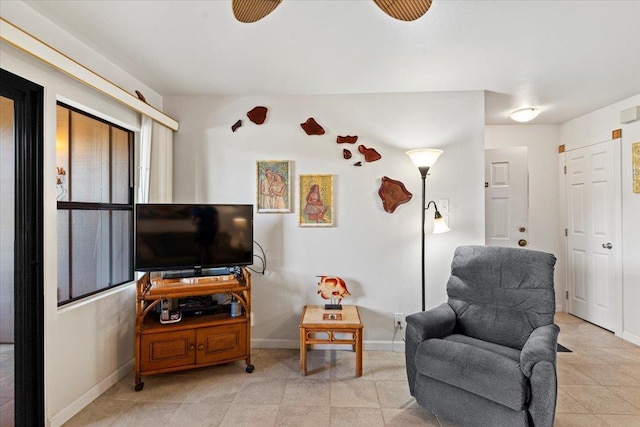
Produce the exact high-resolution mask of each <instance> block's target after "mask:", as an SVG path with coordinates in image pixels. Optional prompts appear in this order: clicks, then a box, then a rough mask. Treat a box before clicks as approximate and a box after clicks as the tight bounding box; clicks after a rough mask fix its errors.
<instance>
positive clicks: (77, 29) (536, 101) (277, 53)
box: [26, 0, 640, 124]
mask: <svg viewBox="0 0 640 427" xmlns="http://www.w3.org/2000/svg"><path fill="white" fill-rule="evenodd" d="M26 3H27V4H28V5H29V6H31V7H33V8H34V9H35V10H37V11H39V12H40V13H42V14H44V15H45V16H47V17H48V18H49V19H50V20H52V21H53V22H55V23H57V24H58V25H59V26H61V27H63V28H65V29H66V30H67V31H68V32H69V33H71V34H72V35H74V36H75V37H77V38H78V39H80V40H82V41H83V42H85V43H86V44H87V45H89V46H90V47H92V48H93V49H94V50H96V51H98V52H100V53H101V54H103V55H104V56H106V57H108V58H110V59H111V60H112V61H113V62H114V63H115V64H117V65H118V66H120V67H121V68H122V69H124V70H125V71H127V72H129V73H130V74H132V75H134V76H136V77H137V78H138V79H140V80H142V81H143V82H145V83H146V84H147V85H148V86H150V87H151V88H153V89H154V90H156V91H157V92H158V93H160V94H161V95H164V96H167V95H211V94H225V95H261V94H269V95H282V94H337V93H381V92H422V91H466V90H486V91H487V92H488V93H487V98H486V99H487V102H486V105H487V108H486V110H487V111H486V114H487V116H486V123H487V124H514V123H515V122H512V121H510V120H509V119H507V115H508V114H509V112H510V111H512V110H514V109H517V108H520V107H524V106H530V105H532V106H537V107H540V109H541V110H542V114H540V116H538V118H537V119H535V120H534V121H533V122H531V123H534V124H545V123H547V124H549V123H562V122H565V121H567V120H570V119H572V118H575V117H578V116H580V115H582V114H585V113H588V112H590V111H593V110H595V109H598V108H600V107H603V106H605V105H608V104H611V103H613V102H616V101H620V100H622V99H624V98H627V97H629V96H633V95H636V94H638V93H640V1H635V0H628V1H613V0H605V1H595V0H587V1H578V0H570V1H542V0H504V1H494V0H464V1H454V0H434V2H433V5H432V6H431V9H430V10H429V11H428V12H427V14H426V15H424V16H423V17H422V18H420V19H418V20H416V21H413V22H402V21H397V20H394V19H392V18H390V17H388V16H387V15H386V14H384V13H383V12H382V11H381V10H380V9H378V7H377V6H376V5H375V3H374V2H373V0H348V1H347V0H284V1H283V2H282V4H281V5H280V6H279V7H278V8H277V9H276V10H275V11H274V12H272V13H271V14H270V15H268V16H267V17H266V18H264V19H262V20H261V21H258V22H256V23H253V24H243V23H240V22H237V21H236V20H235V18H234V17H233V13H232V10H231V0H201V1H185V0H183V1H176V0H159V1H140V0H137V1H114V0H107V1H99V0H90V1H89V0H73V1H69V0H57V1H49V0H46V1H26ZM56 47H57V48H59V49H60V48H61V47H58V46H56Z"/></svg>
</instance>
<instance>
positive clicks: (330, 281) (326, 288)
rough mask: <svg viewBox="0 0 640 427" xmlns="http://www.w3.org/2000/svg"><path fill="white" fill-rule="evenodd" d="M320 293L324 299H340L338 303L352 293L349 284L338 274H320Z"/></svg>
mask: <svg viewBox="0 0 640 427" xmlns="http://www.w3.org/2000/svg"><path fill="white" fill-rule="evenodd" d="M318 277H319V278H320V281H319V282H318V294H319V295H320V296H321V297H322V298H324V299H335V300H338V304H339V303H340V301H342V298H344V297H348V296H349V295H351V294H350V293H349V291H348V290H347V285H346V283H344V280H342V279H341V278H340V277H337V276H318Z"/></svg>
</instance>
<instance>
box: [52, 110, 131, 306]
mask: <svg viewBox="0 0 640 427" xmlns="http://www.w3.org/2000/svg"><path fill="white" fill-rule="evenodd" d="M56 108H57V114H56V116H57V134H56V153H57V155H56V159H57V177H56V189H57V199H58V201H57V204H58V214H57V215H58V217H57V227H58V305H59V306H60V305H64V304H67V303H69V302H72V301H75V300H78V299H80V298H83V297H86V296H88V295H92V294H95V293H97V292H100V291H102V290H105V289H109V288H112V287H114V286H118V285H121V284H123V283H127V282H130V281H132V280H133V250H132V248H133V173H132V164H133V132H131V131H129V130H126V129H123V128H121V127H119V126H116V125H114V124H111V123H108V122H106V121H104V120H102V119H99V118H97V117H94V116H91V115H89V114H87V113H85V112H82V111H79V110H77V109H75V108H73V107H70V106H68V105H65V104H62V103H58V105H57V107H56Z"/></svg>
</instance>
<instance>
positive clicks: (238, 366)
mask: <svg viewBox="0 0 640 427" xmlns="http://www.w3.org/2000/svg"><path fill="white" fill-rule="evenodd" d="M556 323H557V324H558V325H559V326H560V328H561V333H560V338H559V342H560V343H561V344H563V345H564V346H565V347H568V348H569V349H571V350H573V352H572V353H558V382H559V386H558V388H559V390H558V406H557V412H556V423H555V425H556V426H558V427H566V426H576V427H577V426H580V427H584V426H605V427H606V426H616V427H626V426H629V427H631V426H640V347H638V346H635V345H633V344H631V343H629V342H626V341H623V340H622V339H619V338H616V337H615V336H614V335H613V334H611V333H610V332H607V331H605V330H602V329H600V328H598V327H596V326H594V325H591V324H589V323H587V322H584V321H582V320H580V319H577V318H575V317H573V316H570V315H567V314H564V313H559V314H558V315H557V316H556ZM0 354H2V353H0ZM298 357H299V353H298V351H297V350H272V349H254V351H253V354H252V362H253V364H254V365H255V366H256V370H255V371H254V372H253V373H252V374H247V373H245V372H244V363H243V362H237V363H232V364H228V365H224V366H216V367H210V368H204V369H197V370H191V371H183V372H178V373H173V374H165V375H156V376H149V377H145V378H144V382H145V387H144V390H143V391H141V392H138V393H136V392H135V391H134V390H133V373H131V374H130V375H128V376H127V377H125V378H124V379H122V380H121V381H120V382H118V383H117V384H116V385H114V386H113V387H111V388H110V389H109V390H107V392H105V393H104V394H103V395H102V396H100V397H99V398H98V399H96V400H95V401H94V402H93V403H91V404H90V405H89V406H87V407H86V408H85V409H84V410H83V411H81V412H80V413H79V414H77V415H76V416H75V417H73V418H72V419H71V420H69V422H68V423H67V424H65V426H156V425H158V424H162V425H167V426H234V427H236V426H260V427H262V426H296V427H297V426H314V427H320V426H350V427H351V426H359V425H363V426H403V427H405V426H447V427H452V426H453V424H451V423H450V422H448V421H446V420H444V419H438V418H437V417H436V416H434V415H433V414H430V413H429V412H427V411H425V410H423V409H421V408H420V407H419V406H418V405H417V404H416V402H415V400H414V399H413V398H412V397H411V396H410V395H409V388H408V386H407V381H406V374H405V366H404V354H403V353H396V352H387V351H367V352H365V354H364V368H363V369H364V372H363V375H362V377H361V378H354V372H355V360H354V357H353V353H351V352H348V351H329V350H313V351H311V352H310V353H309V356H308V357H309V359H308V375H307V376H306V377H303V376H301V375H300V370H299V358H298ZM3 395H4V394H3ZM2 409H5V408H4V407H2ZM3 412H4V411H3ZM0 425H3V426H4V425H5V424H2V423H1V422H0Z"/></svg>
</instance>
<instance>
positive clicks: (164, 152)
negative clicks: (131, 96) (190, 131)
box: [138, 115, 173, 203]
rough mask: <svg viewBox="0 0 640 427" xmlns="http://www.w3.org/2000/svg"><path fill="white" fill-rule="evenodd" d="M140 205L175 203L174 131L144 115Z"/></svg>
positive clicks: (141, 137) (141, 144) (140, 167)
mask: <svg viewBox="0 0 640 427" xmlns="http://www.w3.org/2000/svg"><path fill="white" fill-rule="evenodd" d="M139 169H140V178H139V182H140V185H139V186H138V203H171V202H172V201H173V131H172V130H171V129H169V128H168V127H166V126H164V125H162V124H160V123H158V122H155V121H153V120H151V118H149V117H148V116H145V115H143V116H142V126H141V129H140V166H139Z"/></svg>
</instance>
